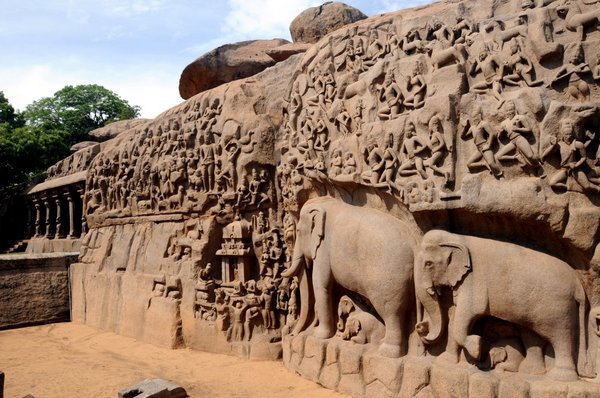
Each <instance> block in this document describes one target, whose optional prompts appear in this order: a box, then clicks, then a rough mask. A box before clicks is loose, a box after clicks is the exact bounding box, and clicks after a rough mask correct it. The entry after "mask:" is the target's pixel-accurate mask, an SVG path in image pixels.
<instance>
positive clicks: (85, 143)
mask: <svg viewBox="0 0 600 398" xmlns="http://www.w3.org/2000/svg"><path fill="white" fill-rule="evenodd" d="M97 144H98V143H97V142H96V141H81V142H78V143H77V144H73V146H71V148H70V149H69V150H70V151H71V152H77V151H80V150H82V149H84V148H88V147H91V146H94V145H97Z"/></svg>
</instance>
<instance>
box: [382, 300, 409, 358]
mask: <svg viewBox="0 0 600 398" xmlns="http://www.w3.org/2000/svg"><path fill="white" fill-rule="evenodd" d="M405 317H406V315H405V311H402V312H400V313H399V312H398V311H390V314H389V315H387V316H386V317H385V318H383V322H384V323H385V336H384V338H383V342H382V343H381V345H380V346H379V354H380V355H382V356H385V357H390V358H398V357H400V356H401V355H403V354H405V352H404V347H403V342H404V340H405V337H404V331H403V325H404V320H405Z"/></svg>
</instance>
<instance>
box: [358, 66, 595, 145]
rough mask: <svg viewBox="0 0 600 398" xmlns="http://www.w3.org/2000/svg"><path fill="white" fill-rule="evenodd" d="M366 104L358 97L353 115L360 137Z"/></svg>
mask: <svg viewBox="0 0 600 398" xmlns="http://www.w3.org/2000/svg"><path fill="white" fill-rule="evenodd" d="M598 69H599V71H598V74H599V77H598V78H599V79H600V68H598ZM364 109H365V106H364V105H363V101H362V99H360V98H359V99H358V101H357V102H356V106H355V108H354V114H353V115H352V121H353V122H354V131H355V132H356V135H357V136H358V137H360V136H361V135H362V126H363V111H364Z"/></svg>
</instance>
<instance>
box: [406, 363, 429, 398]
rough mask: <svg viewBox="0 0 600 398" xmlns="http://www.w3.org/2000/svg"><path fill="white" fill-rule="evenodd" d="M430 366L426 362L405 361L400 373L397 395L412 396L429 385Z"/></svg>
mask: <svg viewBox="0 0 600 398" xmlns="http://www.w3.org/2000/svg"><path fill="white" fill-rule="evenodd" d="M430 370H431V366H430V364H428V363H427V362H422V361H407V362H406V363H405V364H404V370H403V374H402V387H401V388H400V394H399V396H400V397H402V398H404V397H406V398H408V397H414V396H416V395H417V394H418V393H419V392H420V391H421V390H423V389H424V388H425V387H427V386H428V385H429V380H430Z"/></svg>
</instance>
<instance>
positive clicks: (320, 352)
mask: <svg viewBox="0 0 600 398" xmlns="http://www.w3.org/2000/svg"><path fill="white" fill-rule="evenodd" d="M326 345H327V342H326V341H325V340H322V339H316V338H314V337H312V336H308V337H307V338H306V342H305V344H304V359H303V360H302V364H301V366H300V369H299V370H300V374H301V375H302V376H304V377H305V378H307V379H309V380H312V381H314V382H318V381H319V375H320V373H321V369H322V368H323V364H324V361H325V352H326Z"/></svg>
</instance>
